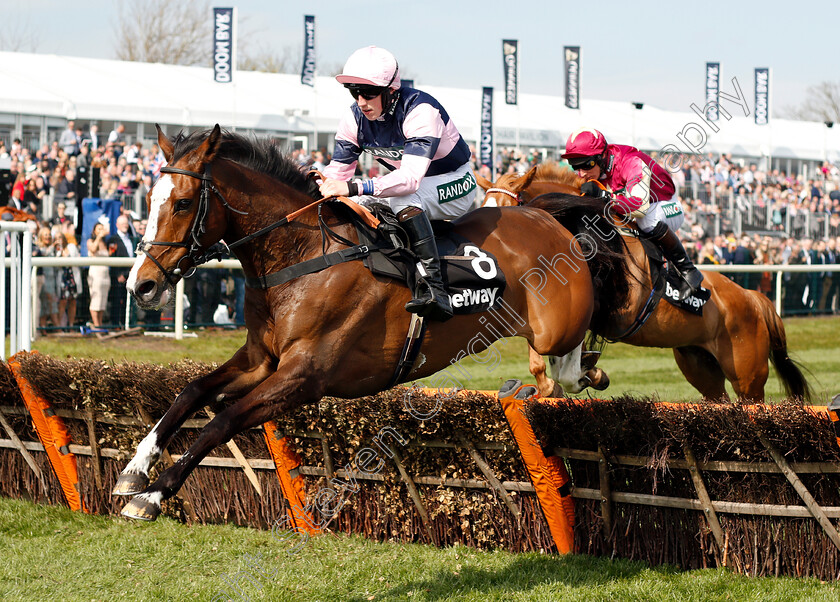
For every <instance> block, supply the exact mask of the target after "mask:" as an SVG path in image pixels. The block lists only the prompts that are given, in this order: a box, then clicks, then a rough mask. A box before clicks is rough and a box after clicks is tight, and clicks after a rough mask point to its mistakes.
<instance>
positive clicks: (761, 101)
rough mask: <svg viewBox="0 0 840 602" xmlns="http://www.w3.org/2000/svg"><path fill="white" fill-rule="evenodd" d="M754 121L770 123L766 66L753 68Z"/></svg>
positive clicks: (768, 84)
mask: <svg viewBox="0 0 840 602" xmlns="http://www.w3.org/2000/svg"><path fill="white" fill-rule="evenodd" d="M755 123H756V125H767V124H768V123H770V69H768V68H767V67H761V68H757V69H756V70H755Z"/></svg>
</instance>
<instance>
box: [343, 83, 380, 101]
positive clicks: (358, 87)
mask: <svg viewBox="0 0 840 602" xmlns="http://www.w3.org/2000/svg"><path fill="white" fill-rule="evenodd" d="M344 87H345V88H347V89H348V90H349V91H350V96H352V97H353V100H356V99H357V98H358V97H359V96H361V97H362V98H364V99H365V100H373V99H374V98H376V97H377V96H380V95H381V94H382V93H383V92H385V90H387V88H384V87H380V86H370V85H365V84H347V85H345V86H344Z"/></svg>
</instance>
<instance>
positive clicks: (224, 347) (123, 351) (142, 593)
mask: <svg viewBox="0 0 840 602" xmlns="http://www.w3.org/2000/svg"><path fill="white" fill-rule="evenodd" d="M785 324H786V328H787V332H788V341H789V348H790V350H791V355H792V356H793V357H794V358H797V359H799V360H801V361H802V362H803V364H804V365H805V366H806V367H807V368H808V369H810V371H811V372H812V373H813V375H812V377H811V380H812V382H814V383H815V384H816V385H817V386H816V387H815V388H817V389H818V390H822V391H829V392H837V391H838V390H840V375H838V373H837V372H838V371H837V369H836V366H837V359H838V358H840V343H838V341H840V336H838V335H840V320H837V319H834V318H797V319H789V320H786V323H785ZM244 336H245V335H244V331H203V332H200V333H199V337H198V338H197V339H195V338H188V339H184V340H183V341H174V340H172V339H160V338H151V337H131V338H120V339H113V340H109V341H99V340H97V339H92V338H87V339H72V338H60V337H44V338H40V339H38V340H36V341H35V343H34V345H33V348H35V349H37V350H39V351H40V352H42V353H47V354H50V355H53V356H56V357H88V358H91V357H92V358H105V359H113V360H114V361H148V362H157V363H164V364H166V363H170V362H176V361H178V360H180V359H184V358H189V359H193V360H196V361H203V362H217V363H221V362H223V361H224V360H226V359H227V358H228V357H230V356H231V355H232V354H233V352H234V351H235V350H236V349H237V348H238V347H239V346H240V345H241V344H242V343H243V342H244ZM497 348H498V349H499V361H498V364H497V365H495V366H493V369H492V370H488V369H487V368H486V366H485V365H481V364H478V363H476V362H475V361H473V360H466V361H465V362H464V369H465V370H466V371H467V372H469V373H470V375H471V378H469V379H468V380H465V381H464V384H465V386H468V387H470V388H481V389H496V388H498V386H499V385H500V384H501V383H502V382H503V381H504V380H506V379H508V378H520V379H522V380H523V381H526V382H527V381H531V380H532V377H531V376H530V374H528V362H527V347H526V345H525V343H524V341H522V340H519V339H511V340H507V341H505V342H504V343H502V342H500V343H497ZM600 365H601V366H602V367H603V368H604V369H606V370H607V371H608V372H609V373H610V376H611V378H612V382H613V385H612V386H611V387H610V388H609V389H608V390H607V391H605V392H604V393H603V394H601V396H607V397H609V396H612V395H618V394H620V393H625V392H629V393H635V394H640V395H651V394H658V395H659V397H660V398H662V399H679V398H688V399H695V398H696V393H695V392H694V390H693V389H692V388H691V387H690V386H689V385H688V384H687V383H685V381H684V380H683V379H682V376H681V375H680V373H679V371H678V370H677V368H676V364H675V363H674V360H673V358H672V356H671V352H670V350H660V349H642V348H636V347H630V346H627V345H611V346H609V347H608V348H607V349H606V350H605V354H604V357H603V358H602V360H601V362H600ZM768 392H769V394H770V395H773V396H779V395H780V393H781V388H780V387H779V385H778V383H777V381H776V379H775V377H771V381H770V384H769V386H768ZM278 518H279V517H278ZM286 549H287V548H286V547H284V546H283V545H282V544H281V543H280V542H278V541H277V540H275V539H273V538H272V536H271V534H270V533H267V532H260V531H255V530H252V529H244V528H237V527H233V526H230V525H220V526H194V527H188V526H185V525H180V524H178V523H175V522H173V521H171V520H168V519H165V518H164V519H159V520H158V521H157V522H155V523H133V522H126V521H122V520H119V519H115V518H108V517H96V516H85V515H82V514H78V513H72V512H70V511H69V510H67V509H64V508H55V507H45V506H38V505H34V504H31V503H28V502H24V501H17V500H8V499H3V498H0V550H2V552H0V558H2V559H3V562H0V600H3V601H6V600H9V601H17V600H26V601H29V600H37V601H42V600H70V601H73V600H84V601H90V600H102V601H111V600H212V599H213V598H214V596H216V594H218V593H220V592H221V591H222V590H223V589H224V588H225V587H226V584H229V583H230V582H231V580H232V579H233V580H237V579H239V580H241V583H242V588H243V590H242V593H241V594H240V597H238V598H235V599H243V600H244V599H251V600H284V601H285V600H302V601H303V600H306V601H309V600H336V601H338V600H352V601H357V600H358V601H363V600H411V601H414V600H434V601H438V600H447V601H448V600H459V601H461V600H464V601H475V602H478V601H484V600H499V601H502V600H505V601H507V600H545V601H548V600H559V599H563V600H587V601H588V600H791V601H798V600H836V599H840V585H838V584H820V583H819V582H817V581H815V580H812V579H747V578H743V577H739V576H735V575H732V574H730V573H729V572H728V571H726V570H702V571H689V572H680V571H677V570H675V569H672V568H668V567H660V568H654V569H651V568H649V567H647V566H645V565H643V564H640V563H633V562H629V561H624V560H613V561H610V560H607V559H602V558H591V557H586V556H573V557H554V556H545V555H539V554H510V553H506V552H481V551H477V550H472V549H468V548H463V547H457V548H449V549H444V550H437V549H435V548H432V547H429V546H422V545H400V544H393V543H388V544H376V543H373V542H370V541H367V540H364V539H362V538H359V537H346V536H333V535H325V536H321V537H318V538H315V539H313V540H312V541H310V542H308V544H307V545H306V546H304V547H303V548H302V549H301V550H300V551H299V552H298V553H296V554H293V555H289V554H287V553H286ZM254 558H256V559H257V561H256V562H257V564H253V559H254ZM249 562H251V563H252V565H251V566H250V568H249V564H248V563H249ZM246 596H247V597H246Z"/></svg>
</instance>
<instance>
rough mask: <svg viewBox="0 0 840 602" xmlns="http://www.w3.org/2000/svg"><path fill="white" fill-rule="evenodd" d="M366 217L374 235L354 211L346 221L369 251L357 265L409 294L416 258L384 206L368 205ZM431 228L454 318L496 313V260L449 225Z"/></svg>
mask: <svg viewBox="0 0 840 602" xmlns="http://www.w3.org/2000/svg"><path fill="white" fill-rule="evenodd" d="M338 211H339V212H343V210H342V209H341V208H339V210H338ZM370 211H371V213H372V214H373V215H374V216H375V218H376V219H377V220H378V221H379V225H378V226H377V227H376V228H375V229H373V228H371V227H370V226H369V225H368V222H367V221H366V220H360V219H356V218H355V212H354V211H351V212H348V215H347V217H348V219H349V221H351V222H352V223H353V225H354V226H355V228H356V232H357V233H358V235H359V243H360V244H364V245H367V246H369V247H370V248H372V249H375V250H374V252H372V253H371V254H370V255H368V256H367V257H364V258H363V259H362V262H363V263H364V265H365V267H367V268H368V269H369V270H370V271H371V272H372V273H374V274H376V275H377V276H384V277H386V278H393V279H396V280H399V281H402V282H405V283H406V285H407V286H408V287H409V288H410V289H411V290H414V287H415V285H416V278H417V272H416V269H415V266H416V264H417V261H418V258H417V256H416V255H415V254H414V253H413V252H412V251H411V247H410V244H409V240H408V236H407V234H406V233H405V231H404V230H403V228H402V226H401V225H400V223H399V220H397V217H396V216H395V215H394V213H393V212H392V211H391V209H390V208H389V207H388V206H387V205H381V204H374V205H372V206H371V207H370ZM431 224H432V230H433V231H434V233H435V243H436V244H437V248H438V255H439V256H440V264H441V274H442V276H443V284H444V287H445V288H446V292H447V293H448V294H449V298H450V301H451V303H452V309H453V311H454V313H455V314H456V315H458V314H474V313H480V312H483V311H487V310H489V309H497V308H498V307H499V305H500V304H501V299H502V295H503V294H504V291H505V287H506V280H505V275H504V273H503V272H502V270H501V268H500V267H499V263H498V261H497V260H496V257H495V256H494V255H493V254H492V253H490V252H488V251H485V250H483V249H480V248H479V247H478V246H477V245H476V244H475V243H473V242H472V241H470V240H468V239H466V238H464V237H463V236H460V235H459V234H457V233H456V232H455V231H454V227H453V225H452V224H451V223H450V222H446V221H437V220H432V222H431Z"/></svg>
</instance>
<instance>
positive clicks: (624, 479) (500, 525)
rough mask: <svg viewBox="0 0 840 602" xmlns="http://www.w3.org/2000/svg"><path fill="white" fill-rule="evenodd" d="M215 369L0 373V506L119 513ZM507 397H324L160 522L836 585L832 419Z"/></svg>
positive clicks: (75, 368)
mask: <svg viewBox="0 0 840 602" xmlns="http://www.w3.org/2000/svg"><path fill="white" fill-rule="evenodd" d="M210 369H211V367H210V366H206V365H200V364H195V363H192V362H181V363H179V364H174V365H171V366H169V367H161V366H155V365H147V364H131V363H128V364H113V363H107V362H101V361H93V360H58V359H54V358H50V357H46V356H40V355H38V354H24V353H21V354H18V355H17V356H15V357H14V358H12V359H11V360H10V362H9V363H8V364H0V427H1V430H0V436H2V439H0V493H2V494H3V495H6V496H9V497H19V498H28V499H32V500H34V501H37V502H42V503H43V502H46V503H52V504H69V505H70V506H71V507H74V508H77V509H79V510H83V511H87V512H95V513H99V514H114V515H116V514H118V513H119V511H120V509H121V508H122V506H123V505H124V503H125V501H126V500H125V498H119V497H113V496H111V494H110V492H111V489H112V488H113V486H114V483H115V481H116V478H117V476H118V475H119V472H120V471H121V470H122V468H123V467H124V466H125V464H126V463H127V461H128V460H129V459H130V458H131V455H132V454H133V452H134V449H135V448H136V445H137V444H138V443H139V441H140V440H141V439H142V438H143V436H145V434H146V433H147V432H148V431H149V430H150V428H151V426H152V424H153V423H154V422H156V421H157V419H158V418H159V417H160V416H162V415H163V413H164V412H165V411H166V409H167V408H168V407H169V405H170V404H171V402H172V400H173V399H174V398H175V396H176V395H177V393H178V392H179V391H180V390H181V388H183V386H185V385H186V383H188V382H189V381H191V380H193V379H194V378H196V377H198V376H201V375H203V374H206V373H207V372H208V371H209V370H210ZM33 400H34V401H33ZM38 400H40V402H38V403H40V404H41V406H38V404H37V403H36V402H37V401H38ZM502 402H503V404H506V408H505V410H507V412H506V411H505V410H503V408H502V405H503V404H500V403H499V399H498V398H497V396H496V395H495V394H488V393H481V392H460V393H459V394H458V395H456V396H452V397H450V398H446V397H443V396H440V395H435V394H434V393H433V392H429V391H422V390H414V389H404V388H395V389H392V390H389V391H386V392H383V393H380V394H378V395H374V396H369V397H364V398H361V399H355V400H339V399H331V398H328V399H324V400H322V401H321V402H319V403H318V404H313V405H311V406H307V407H304V408H300V409H298V410H296V411H295V412H294V413H293V414H292V415H290V416H287V417H278V419H277V420H276V421H273V422H271V423H266V424H265V425H263V426H262V427H261V428H258V429H253V430H252V431H249V432H247V433H244V434H241V435H238V436H237V437H235V438H234V440H233V441H232V445H229V446H222V447H221V448H219V449H217V450H216V451H214V452H213V453H212V454H211V455H210V456H209V457H207V458H206V459H205V460H204V461H203V462H202V463H201V466H200V467H199V468H198V469H196V471H195V472H194V473H193V475H192V476H191V477H190V478H189V479H188V480H187V483H186V485H185V486H184V487H183V489H182V490H181V491H180V492H179V494H178V496H177V497H175V498H173V499H172V500H171V501H169V502H167V503H165V504H164V513H165V514H167V515H169V516H171V517H174V518H177V519H179V520H183V521H186V522H201V523H216V522H233V523H236V524H240V525H250V526H253V527H257V528H278V527H282V528H287V529H291V530H293V531H297V532H300V533H302V532H306V533H309V534H312V533H318V532H321V531H327V530H329V531H333V532H344V533H359V534H363V535H365V536H366V537H370V538H373V539H376V540H379V541H412V542H426V543H432V544H434V545H437V546H447V545H454V544H463V545H470V546H475V547H479V548H504V549H508V550H511V551H533V550H539V551H546V552H558V551H559V552H566V551H576V552H579V553H587V554H595V555H609V556H618V557H625V558H630V559H637V560H644V561H646V562H648V563H650V564H662V563H669V564H674V565H677V566H680V567H683V568H700V567H708V566H728V567H731V568H732V569H733V570H734V571H737V572H740V573H744V574H749V575H797V576H803V575H811V576H816V577H819V578H820V579H837V578H838V575H840V537H838V534H837V531H836V529H835V526H834V525H835V524H836V522H837V518H838V517H840V488H838V486H840V446H838V442H837V439H836V435H835V433H834V428H833V424H832V422H831V419H830V416H829V414H828V413H827V412H826V411H824V410H822V409H820V408H811V407H805V406H802V405H799V404H796V403H792V402H787V403H784V404H780V405H778V406H741V405H733V404H726V405H723V404H707V403H703V404H690V405H680V404H665V403H654V402H652V401H650V400H638V399H629V398H619V399H614V400H611V401H599V400H587V401H579V400H539V399H533V398H529V399H527V400H525V401H524V402H523V401H522V400H513V401H512V400H511V399H510V398H507V399H503V400H502ZM33 408H34V409H33ZM45 408H46V409H45ZM220 410H221V408H213V407H209V408H206V409H205V410H204V411H200V412H199V413H198V414H197V415H196V416H195V417H194V418H192V419H191V420H188V421H187V422H186V424H185V425H184V428H183V429H182V431H181V432H180V433H179V434H178V435H177V436H176V438H175V440H174V441H173V442H172V444H171V445H170V446H169V453H170V454H171V456H168V457H167V456H165V457H164V458H162V461H161V463H160V464H161V465H162V466H165V465H167V464H168V463H171V462H172V461H174V460H177V458H178V457H179V456H180V454H182V453H183V452H184V451H185V450H186V449H187V448H188V447H189V445H190V444H191V442H192V441H194V439H195V436H196V433H197V429H200V428H201V427H203V426H204V424H206V423H207V421H208V420H209V419H210V416H211V415H212V414H213V413H214V412H216V411H220ZM38 415H41V416H43V417H44V418H45V420H46V422H45V424H42V425H41V426H40V428H41V429H42V430H44V429H46V431H45V433H46V435H45V433H44V432H41V431H37V430H36V429H38V428H39V427H38V425H37V420H34V419H33V416H38ZM515 415H518V416H519V417H520V418H523V419H522V420H521V422H517V418H516V416H515ZM524 418H527V420H525V419H524ZM52 423H56V424H58V423H60V424H62V425H63V427H64V434H63V435H62V433H61V432H60V429H58V430H56V428H54V424H52ZM532 429H533V430H532ZM523 433H524V434H523ZM50 437H52V439H50ZM62 437H65V438H62ZM529 437H530V439H529ZM51 448H52V449H53V451H54V452H55V451H57V452H58V454H55V453H53V454H52V455H50V453H48V452H49V450H50V449H51ZM45 449H46V450H47V451H45ZM57 457H59V458H60V459H56V458H57ZM69 464H72V465H73V466H74V467H75V480H74V475H73V474H72V470H69V469H68V467H67V466H66V465H69ZM567 471H568V472H567ZM154 477H155V473H154V472H153V474H152V478H154ZM569 477H570V478H571V480H570V481H569ZM535 486H536V489H535ZM74 494H75V495H74ZM538 494H539V495H538ZM572 498H574V503H573V504H567V503H566V501H569V502H571V500H572ZM570 510H571V513H570Z"/></svg>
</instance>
